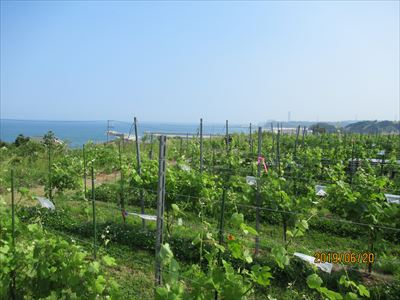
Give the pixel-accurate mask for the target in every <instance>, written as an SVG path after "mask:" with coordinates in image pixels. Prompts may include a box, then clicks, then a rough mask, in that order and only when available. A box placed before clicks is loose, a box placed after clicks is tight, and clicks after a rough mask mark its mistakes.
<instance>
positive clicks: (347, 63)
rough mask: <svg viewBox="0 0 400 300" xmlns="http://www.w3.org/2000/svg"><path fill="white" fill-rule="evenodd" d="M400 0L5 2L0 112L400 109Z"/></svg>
mask: <svg viewBox="0 0 400 300" xmlns="http://www.w3.org/2000/svg"><path fill="white" fill-rule="evenodd" d="M399 11H400V9H399V2H398V1H386V2H383V1H379V2H373V1H367V2H361V1H354V2H344V1H330V2H328V1H324V2H129V1H122V2H105V1H101V2H95V1H88V2H83V1H82V2H79V1H71V2H62V1H53V2H51V1H43V2H34V1H2V2H1V117H2V118H16V119H46V120H105V119H114V120H131V119H132V118H133V116H134V115H136V116H137V117H138V118H139V119H140V120H145V121H162V122H173V121H175V122H197V121H198V119H199V118H200V117H203V118H204V120H205V121H208V122H218V121H220V122H223V121H224V120H225V119H229V120H230V121H232V122H244V123H245V122H250V121H252V122H257V121H263V120H268V119H275V120H286V119H287V114H288V111H291V116H292V120H317V119H318V120H320V121H321V120H332V121H333V120H348V119H354V118H358V119H390V120H393V119H394V118H395V117H398V116H399V109H400V108H399V43H400V42H399Z"/></svg>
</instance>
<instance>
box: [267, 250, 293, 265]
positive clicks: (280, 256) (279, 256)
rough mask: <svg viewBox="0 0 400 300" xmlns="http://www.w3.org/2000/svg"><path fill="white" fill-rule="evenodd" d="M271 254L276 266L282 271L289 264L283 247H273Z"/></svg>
mask: <svg viewBox="0 0 400 300" xmlns="http://www.w3.org/2000/svg"><path fill="white" fill-rule="evenodd" d="M271 253H272V256H273V257H274V258H275V261H276V263H277V264H278V266H279V268H281V269H283V268H285V266H287V265H288V264H289V257H288V255H287V251H286V249H285V248H284V247H282V246H275V247H273V248H272V251H271Z"/></svg>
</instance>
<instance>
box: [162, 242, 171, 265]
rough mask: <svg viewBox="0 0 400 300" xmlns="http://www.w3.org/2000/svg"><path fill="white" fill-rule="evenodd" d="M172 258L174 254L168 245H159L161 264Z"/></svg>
mask: <svg viewBox="0 0 400 300" xmlns="http://www.w3.org/2000/svg"><path fill="white" fill-rule="evenodd" d="M173 257H174V254H173V253H172V251H171V248H170V247H169V244H168V243H166V244H164V245H161V249H160V258H161V260H162V261H163V262H165V263H169V261H170V260H171V259H172V258H173Z"/></svg>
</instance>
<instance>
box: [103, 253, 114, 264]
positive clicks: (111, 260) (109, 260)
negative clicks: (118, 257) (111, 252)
mask: <svg viewBox="0 0 400 300" xmlns="http://www.w3.org/2000/svg"><path fill="white" fill-rule="evenodd" d="M103 261H104V262H105V263H106V265H107V266H115V265H116V263H115V259H114V258H113V257H111V256H108V255H106V256H103Z"/></svg>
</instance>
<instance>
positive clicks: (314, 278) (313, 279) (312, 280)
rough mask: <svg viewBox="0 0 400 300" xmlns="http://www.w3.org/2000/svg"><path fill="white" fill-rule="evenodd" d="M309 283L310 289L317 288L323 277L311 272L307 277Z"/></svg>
mask: <svg viewBox="0 0 400 300" xmlns="http://www.w3.org/2000/svg"><path fill="white" fill-rule="evenodd" d="M306 281H307V285H308V287H309V288H310V289H317V288H319V287H320V286H321V284H322V279H321V277H319V276H318V275H317V274H315V273H314V274H311V275H309V276H308V277H307V279H306Z"/></svg>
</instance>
